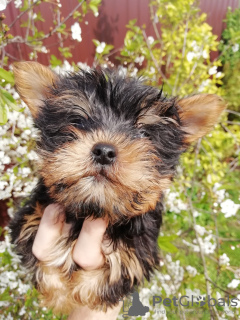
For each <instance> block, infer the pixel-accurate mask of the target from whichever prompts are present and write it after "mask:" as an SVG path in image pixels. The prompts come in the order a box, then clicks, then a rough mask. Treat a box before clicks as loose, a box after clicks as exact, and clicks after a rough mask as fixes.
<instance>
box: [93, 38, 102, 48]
mask: <svg viewBox="0 0 240 320" xmlns="http://www.w3.org/2000/svg"><path fill="white" fill-rule="evenodd" d="M92 42H93V43H94V44H95V46H96V47H98V46H99V45H100V41H98V40H96V39H93V40H92Z"/></svg>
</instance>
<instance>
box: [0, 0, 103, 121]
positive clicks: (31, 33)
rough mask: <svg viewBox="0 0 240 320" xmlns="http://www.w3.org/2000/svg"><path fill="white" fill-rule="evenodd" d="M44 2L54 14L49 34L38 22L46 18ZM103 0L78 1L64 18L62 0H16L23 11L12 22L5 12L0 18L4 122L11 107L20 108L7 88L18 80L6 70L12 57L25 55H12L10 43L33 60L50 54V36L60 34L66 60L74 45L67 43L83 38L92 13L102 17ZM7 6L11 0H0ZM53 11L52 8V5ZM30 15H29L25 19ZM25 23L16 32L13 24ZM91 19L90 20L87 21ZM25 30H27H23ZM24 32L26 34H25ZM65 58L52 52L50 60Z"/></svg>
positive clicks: (59, 62) (1, 116) (0, 107)
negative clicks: (99, 9)
mask: <svg viewBox="0 0 240 320" xmlns="http://www.w3.org/2000/svg"><path fill="white" fill-rule="evenodd" d="M43 3H44V5H45V4H46V3H49V6H50V5H51V6H52V8H51V11H52V13H53V17H52V21H53V22H52V26H51V27H50V29H49V32H48V33H46V34H45V33H44V32H43V31H42V30H38V28H37V25H38V21H42V22H44V21H45V18H44V16H42V14H41V11H39V10H38V9H39V6H41V5H42V4H43ZM100 3H101V0H87V1H83V0H82V1H80V0H79V1H76V5H75V7H74V8H73V10H71V11H70V12H69V13H68V14H67V16H66V17H63V13H62V9H61V8H62V4H61V2H60V0H53V1H52V0H45V1H42V0H29V1H23V2H22V1H21V0H16V1H14V4H15V7H16V8H18V9H19V11H20V14H19V15H18V16H17V17H16V19H15V20H13V21H12V22H11V23H10V25H7V24H5V23H4V20H5V18H6V17H5V15H4V14H2V15H1V17H0V21H1V29H0V35H1V37H0V48H1V54H2V57H1V68H0V82H1V87H0V124H5V123H6V122H7V118H8V117H7V113H8V109H10V110H17V111H20V109H19V107H18V106H17V105H16V101H15V99H14V98H13V97H12V96H11V95H9V93H8V90H6V89H5V86H6V85H9V84H10V85H13V84H14V79H13V75H12V73H11V72H9V71H7V70H5V69H3V67H8V64H9V63H8V62H9V59H10V58H11V59H13V60H18V59H20V60H21V57H12V56H11V55H9V54H8V50H7V48H8V46H9V45H13V44H19V45H21V46H22V47H21V48H24V49H26V50H27V51H28V52H29V54H28V55H29V60H37V58H38V55H39V54H47V53H48V52H49V49H47V47H46V46H45V41H46V39H49V38H53V36H55V35H57V43H58V50H59V53H60V56H61V58H62V60H64V59H68V58H71V57H72V53H71V49H70V46H68V47H67V46H66V45H65V43H66V40H68V39H73V40H76V41H78V42H81V41H82V36H81V33H82V30H81V27H80V24H79V22H81V23H82V22H83V21H84V19H85V18H86V15H87V14H88V13H89V12H92V13H93V14H94V15H95V16H98V7H99V5H100ZM6 6H7V0H2V1H1V2H0V10H4V9H5V8H6ZM48 10H50V7H48ZM25 17H27V18H25ZM70 18H72V19H74V20H75V22H74V24H73V25H72V26H71V27H70V28H68V27H67V23H68V21H69V19H70ZM19 21H20V22H21V25H20V26H21V28H19V34H12V32H13V27H14V26H15V25H16V23H19ZM86 22H87V21H86ZM23 30H24V31H23ZM23 33H24V35H25V36H22V34H23ZM62 60H60V59H57V57H56V56H55V55H51V58H50V61H49V63H50V64H51V65H52V66H53V67H56V66H59V65H62V62H63V61H62Z"/></svg>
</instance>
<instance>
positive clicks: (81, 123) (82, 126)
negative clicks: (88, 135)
mask: <svg viewBox="0 0 240 320" xmlns="http://www.w3.org/2000/svg"><path fill="white" fill-rule="evenodd" d="M72 124H73V125H74V127H76V128H77V129H79V130H86V128H87V125H86V120H83V119H77V120H75V121H73V123H72Z"/></svg>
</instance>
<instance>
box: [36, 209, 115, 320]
mask: <svg viewBox="0 0 240 320" xmlns="http://www.w3.org/2000/svg"><path fill="white" fill-rule="evenodd" d="M107 225H108V221H107V219H102V218H99V219H96V220H92V219H91V218H89V219H85V220H84V223H83V226H82V229H81V232H80V234H79V237H78V239H77V241H76V244H75V246H74V249H73V260H74V261H75V263H76V264H78V265H79V266H81V267H82V268H83V269H85V270H94V269H97V268H100V267H101V266H102V265H103V264H104V256H103V254H102V250H101V245H102V241H103V235H104V233H105V231H106V228H107ZM70 227H71V225H70V224H67V223H66V222H65V214H64V211H63V208H62V207H61V206H60V205H58V204H50V205H49V206H47V207H46V209H45V210H44V213H43V216H42V219H41V222H40V224H39V228H38V231H37V234H36V237H35V240H34V243H33V247H32V252H33V254H34V255H35V257H36V258H37V259H38V260H40V261H45V260H46V259H47V257H48V252H49V248H51V247H52V246H53V245H54V243H55V242H56V241H57V239H58V238H59V237H60V236H61V235H63V234H66V235H67V234H68V233H69V230H70ZM120 308H121V304H119V306H117V307H115V308H113V309H108V311H107V312H106V313H105V312H101V311H94V310H91V309H89V308H88V307H87V306H83V307H79V308H78V309H76V310H74V311H73V313H72V314H71V315H70V317H69V318H68V319H69V320H77V319H81V320H92V319H94V320H96V319H98V320H101V319H104V320H108V319H109V320H114V319H116V317H117V315H118V313H119V310H120Z"/></svg>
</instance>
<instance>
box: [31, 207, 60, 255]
mask: <svg viewBox="0 0 240 320" xmlns="http://www.w3.org/2000/svg"><path fill="white" fill-rule="evenodd" d="M62 212H63V210H62V207H61V206H60V205H58V204H50V205H49V206H47V207H46V209H45V210H44V213H43V216H42V219H41V222H40V224H39V228H38V231H37V234H36V237H35V240H34V243H33V247H32V252H33V254H34V255H35V257H36V258H38V259H39V260H41V261H44V260H45V259H46V258H47V255H48V252H49V249H50V247H51V246H52V245H53V244H54V242H55V241H56V240H57V239H58V238H59V236H60V235H61V230H62V228H63V223H64V219H65V217H64V214H61V213H62Z"/></svg>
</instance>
